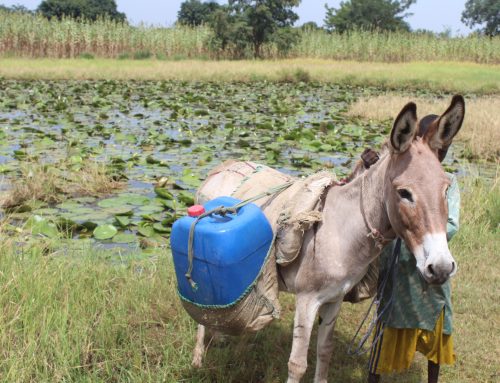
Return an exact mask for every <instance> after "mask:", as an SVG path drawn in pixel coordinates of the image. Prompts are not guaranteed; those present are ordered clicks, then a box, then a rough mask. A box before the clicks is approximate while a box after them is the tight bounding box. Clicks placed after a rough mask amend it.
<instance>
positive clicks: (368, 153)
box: [361, 148, 379, 169]
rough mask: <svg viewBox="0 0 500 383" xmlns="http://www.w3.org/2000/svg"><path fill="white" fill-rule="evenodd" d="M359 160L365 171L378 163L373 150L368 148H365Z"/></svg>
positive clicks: (377, 157) (376, 155)
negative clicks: (361, 161)
mask: <svg viewBox="0 0 500 383" xmlns="http://www.w3.org/2000/svg"><path fill="white" fill-rule="evenodd" d="M361 159H362V160H363V165H364V166H365V168H366V169H368V168H369V167H370V166H372V165H373V164H374V163H375V162H377V161H378V159H379V156H378V153H377V152H376V151H375V150H372V149H370V148H366V149H365V151H364V152H363V154H361Z"/></svg>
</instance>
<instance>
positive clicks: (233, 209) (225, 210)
mask: <svg viewBox="0 0 500 383" xmlns="http://www.w3.org/2000/svg"><path fill="white" fill-rule="evenodd" d="M293 183H294V182H293V181H289V182H286V183H284V184H281V185H278V186H275V187H273V188H270V189H269V190H267V191H265V192H263V193H260V194H258V195H256V196H254V197H251V198H247V199H246V200H243V201H241V202H239V203H237V204H236V205H234V206H230V207H226V206H219V207H216V208H215V209H212V210H209V211H207V212H205V213H203V214H201V215H199V216H198V217H196V219H195V220H194V221H193V223H191V226H190V227H189V238H188V263H189V266H188V269H187V272H186V274H184V275H185V277H186V278H187V280H188V281H189V284H190V285H191V288H192V289H193V290H194V291H196V290H197V289H198V285H197V284H196V282H195V281H194V280H193V277H192V272H193V260H194V249H193V245H194V229H195V227H196V225H197V224H198V222H200V220H202V219H203V218H205V217H208V216H211V215H213V214H217V215H220V216H222V217H224V216H226V215H227V214H237V213H238V210H239V209H241V208H242V207H243V206H245V205H248V204H249V203H252V202H255V201H257V200H259V199H261V198H264V197H267V196H272V195H275V194H279V193H281V192H282V191H284V190H285V189H288V188H289V187H290V186H292V185H293Z"/></svg>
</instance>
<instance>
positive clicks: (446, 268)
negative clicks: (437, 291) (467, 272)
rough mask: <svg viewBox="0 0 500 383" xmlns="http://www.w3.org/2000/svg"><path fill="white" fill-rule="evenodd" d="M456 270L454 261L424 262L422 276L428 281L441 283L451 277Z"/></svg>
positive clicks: (435, 283) (436, 283)
mask: <svg viewBox="0 0 500 383" xmlns="http://www.w3.org/2000/svg"><path fill="white" fill-rule="evenodd" d="M456 270H457V265H456V263H455V261H448V262H447V261H441V262H439V261H438V262H435V263H433V262H432V261H428V262H426V265H425V269H424V272H423V276H424V278H425V280H426V281H427V282H428V283H431V284H434V285H441V284H443V283H445V282H446V281H447V280H448V279H449V278H450V277H452V276H453V275H454V274H455V273H456Z"/></svg>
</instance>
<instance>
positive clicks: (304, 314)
mask: <svg viewBox="0 0 500 383" xmlns="http://www.w3.org/2000/svg"><path fill="white" fill-rule="evenodd" d="M318 308H319V303H318V301H317V299H316V297H315V296H314V295H311V294H297V299H296V307H295V320H294V327H293V342H292V352H291V353H290V359H289V360H288V381H287V382H288V383H298V382H300V379H301V378H302V376H303V375H304V373H305V372H306V369H307V351H308V349H309V339H310V338H311V331H312V328H313V325H314V319H315V318H316V313H317V312H318Z"/></svg>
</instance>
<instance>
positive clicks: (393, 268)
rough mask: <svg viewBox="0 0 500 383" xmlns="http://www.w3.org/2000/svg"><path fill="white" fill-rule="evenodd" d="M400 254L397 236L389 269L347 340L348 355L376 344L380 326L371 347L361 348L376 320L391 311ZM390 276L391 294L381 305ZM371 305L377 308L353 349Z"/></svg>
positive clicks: (355, 353) (361, 352) (358, 353)
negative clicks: (349, 338)
mask: <svg viewBox="0 0 500 383" xmlns="http://www.w3.org/2000/svg"><path fill="white" fill-rule="evenodd" d="M400 254H401V238H398V239H397V240H396V244H395V246H394V250H393V251H392V255H391V259H390V263H389V270H388V271H387V273H386V274H385V275H384V279H383V280H382V283H379V287H378V289H377V294H376V295H375V297H374V298H373V299H372V302H371V303H370V306H368V310H367V311H366V314H365V316H364V317H363V320H362V321H361V323H360V325H359V326H358V329H357V330H356V333H355V334H354V336H353V337H352V339H351V341H350V342H349V347H348V349H347V354H348V355H351V356H352V355H363V354H365V353H366V352H367V351H368V350H371V349H372V348H373V347H375V345H376V344H377V342H378V340H379V339H380V337H381V336H382V334H383V332H384V327H385V326H383V327H382V329H381V331H380V332H379V333H378V334H377V336H376V337H375V338H374V339H373V341H372V347H371V348H369V349H366V350H363V347H364V345H365V343H366V342H367V340H368V338H369V337H370V335H371V333H372V332H373V330H374V328H375V326H376V325H377V322H378V321H379V320H380V319H382V317H383V316H384V314H385V313H386V312H387V313H388V314H390V313H391V311H392V303H393V300H394V299H393V298H394V286H395V283H396V275H397V270H398V262H399V255H400ZM389 278H391V280H392V286H391V287H392V289H391V296H390V298H389V300H388V301H387V302H386V303H385V305H384V307H381V300H382V297H383V294H384V291H385V288H386V285H387V281H388V280H389ZM373 305H375V306H376V308H377V310H376V311H375V313H374V315H373V318H372V320H371V322H370V325H369V326H368V330H366V333H365V335H364V336H363V337H362V338H361V339H360V341H359V343H358V345H357V346H356V348H355V349H354V350H353V349H352V347H353V345H354V343H355V341H356V338H357V337H358V334H359V332H360V331H361V328H362V327H363V325H364V324H365V322H366V319H367V318H368V316H369V315H370V312H371V310H372V307H373Z"/></svg>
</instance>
